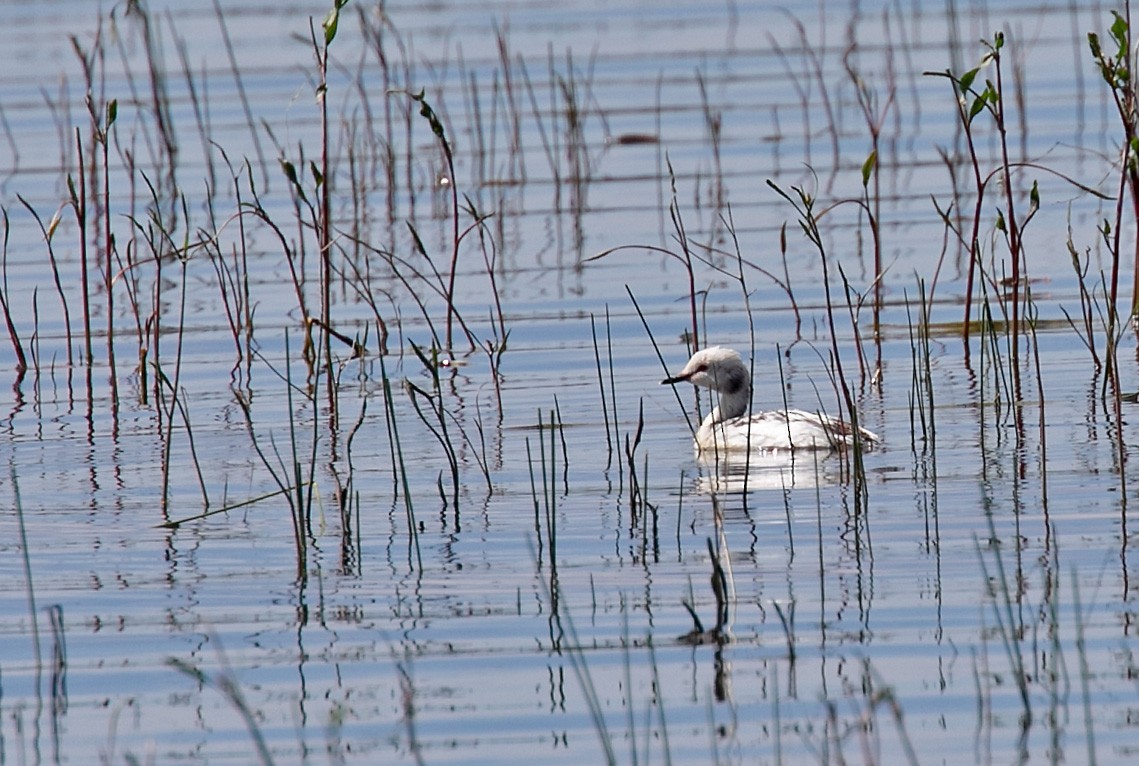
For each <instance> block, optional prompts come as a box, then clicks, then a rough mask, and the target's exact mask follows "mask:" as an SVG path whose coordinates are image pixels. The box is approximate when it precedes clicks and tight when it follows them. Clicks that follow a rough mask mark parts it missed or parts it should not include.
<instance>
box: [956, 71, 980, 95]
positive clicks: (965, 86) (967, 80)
mask: <svg viewBox="0 0 1139 766" xmlns="http://www.w3.org/2000/svg"><path fill="white" fill-rule="evenodd" d="M979 71H981V68H980V67H977V68H976V69H970V70H969V71H968V72H966V73H965V74H963V75H961V79H960V80H958V81H957V83H958V85H960V86H961V90H969V88H970V87H971V86H972V85H973V80H975V79H977V72H979Z"/></svg>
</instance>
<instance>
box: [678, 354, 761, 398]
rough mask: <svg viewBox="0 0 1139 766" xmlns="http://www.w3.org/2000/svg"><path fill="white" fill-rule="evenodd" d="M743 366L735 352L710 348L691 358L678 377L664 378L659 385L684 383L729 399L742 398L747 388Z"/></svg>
mask: <svg viewBox="0 0 1139 766" xmlns="http://www.w3.org/2000/svg"><path fill="white" fill-rule="evenodd" d="M749 377H750V376H749V374H748V368H747V365H745V364H744V361H743V359H741V358H740V355H739V353H738V352H737V351H735V350H734V349H730V348H724V347H723V346H711V347H709V348H705V349H701V350H700V351H697V352H696V353H695V354H693V355H692V358H691V359H689V360H688V364H686V365H684V369H683V370H681V371H680V374H678V375H676V376H675V377H672V378H665V379H664V380H662V381H661V383H680V382H681V381H688V382H689V383H691V384H692V385H694V386H703V387H704V388H710V389H712V390H713V391H718V392H720V393H721V394H723V395H725V396H729V397H739V396H741V395H742V396H743V397H746V396H747V394H748V387H749V383H750V380H749Z"/></svg>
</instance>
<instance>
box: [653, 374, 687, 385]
mask: <svg viewBox="0 0 1139 766" xmlns="http://www.w3.org/2000/svg"><path fill="white" fill-rule="evenodd" d="M690 377H691V376H690V375H677V376H675V377H672V378H665V379H664V380H662V381H661V382H660V384H661V385H662V386H667V385H671V384H673V383H685V382H687V380H688V378H690Z"/></svg>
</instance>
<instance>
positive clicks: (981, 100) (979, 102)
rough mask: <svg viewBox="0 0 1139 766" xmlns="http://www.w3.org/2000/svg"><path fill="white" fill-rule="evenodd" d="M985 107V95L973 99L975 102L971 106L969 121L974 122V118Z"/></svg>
mask: <svg viewBox="0 0 1139 766" xmlns="http://www.w3.org/2000/svg"><path fill="white" fill-rule="evenodd" d="M984 108H985V97H984V96H983V95H981V96H977V97H976V98H975V99H973V103H972V104H971V105H970V106H969V122H972V121H973V118H974V117H976V116H977V115H978V114H980V113H981V110H982V109H984Z"/></svg>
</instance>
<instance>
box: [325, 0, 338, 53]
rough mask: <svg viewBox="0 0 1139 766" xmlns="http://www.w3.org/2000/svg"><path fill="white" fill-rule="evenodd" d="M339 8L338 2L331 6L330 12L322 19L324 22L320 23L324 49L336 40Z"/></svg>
mask: <svg viewBox="0 0 1139 766" xmlns="http://www.w3.org/2000/svg"><path fill="white" fill-rule="evenodd" d="M340 6H341V4H340V3H339V2H338V3H337V4H336V5H334V6H332V10H330V11H329V12H328V15H327V16H325V17H324V22H323V23H321V26H322V27H323V28H324V45H325V47H328V46H329V45H331V44H332V41H333V40H335V39H336V29H337V27H339V26H340Z"/></svg>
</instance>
